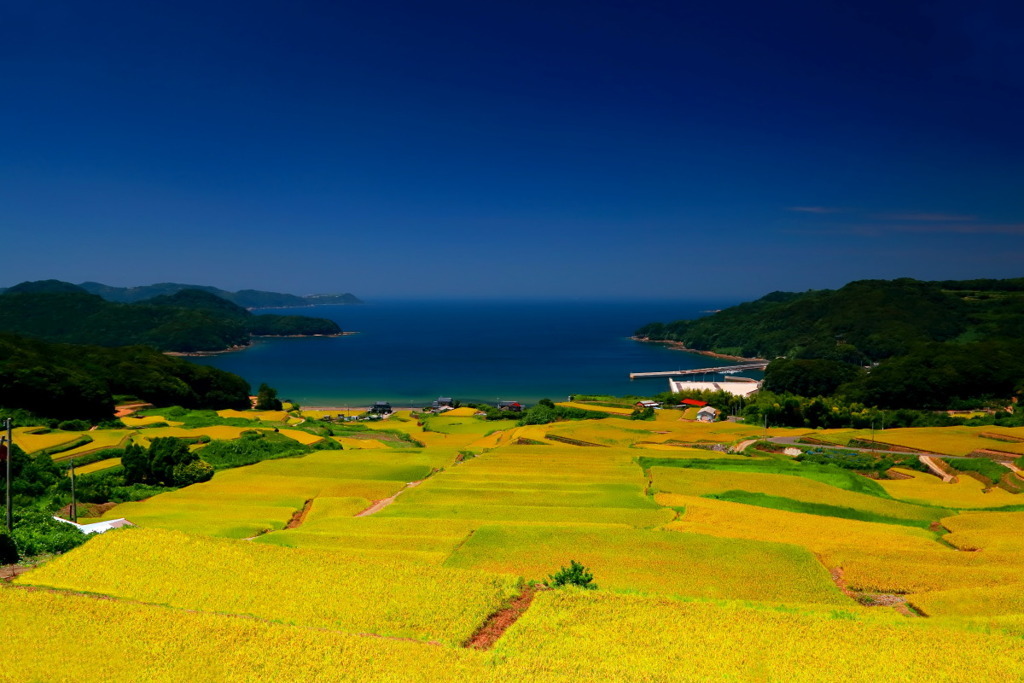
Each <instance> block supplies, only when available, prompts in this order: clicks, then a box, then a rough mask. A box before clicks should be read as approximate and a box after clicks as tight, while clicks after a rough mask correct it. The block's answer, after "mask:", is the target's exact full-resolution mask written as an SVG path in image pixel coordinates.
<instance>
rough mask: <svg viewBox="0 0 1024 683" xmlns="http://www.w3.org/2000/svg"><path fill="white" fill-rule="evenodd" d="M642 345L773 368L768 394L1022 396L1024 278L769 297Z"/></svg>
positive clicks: (884, 403) (680, 325)
mask: <svg viewBox="0 0 1024 683" xmlns="http://www.w3.org/2000/svg"><path fill="white" fill-rule="evenodd" d="M634 334H635V336H636V337H637V338H641V339H648V340H666V341H676V342H680V343H682V344H683V345H684V346H685V347H686V348H688V349H693V350H698V351H713V352H717V353H724V354H732V355H738V356H747V357H761V358H769V359H773V360H772V362H771V363H770V364H769V366H768V369H767V370H766V372H765V385H764V388H765V390H767V391H772V392H776V393H793V394H797V395H802V396H831V395H840V396H842V397H844V398H846V399H848V400H850V401H856V402H859V403H863V404H865V405H875V406H878V407H882V408H924V409H939V408H947V407H951V406H952V405H954V404H965V403H968V404H969V403H972V402H975V403H976V402H977V401H982V400H985V399H986V398H1002V399H1009V398H1010V397H1012V396H1015V395H1019V394H1020V393H1021V392H1022V391H1024V278H1016V279H1010V280H967V281H941V282H923V281H918V280H912V279H906V278H904V279H899V280H861V281H857V282H851V283H850V284H848V285H846V286H844V287H842V288H840V289H838V290H818V291H808V292H804V293H792V292H772V293H771V294H768V295H766V296H764V297H762V298H760V299H758V300H756V301H753V302H749V303H744V304H740V305H738V306H733V307H731V308H727V309H724V310H722V311H720V312H718V313H715V314H713V315H710V316H707V317H704V318H699V319H697V320H680V321H676V322H670V323H662V322H654V323H650V324H648V325H645V326H643V327H641V328H640V329H638V330H636V332H635V333H634Z"/></svg>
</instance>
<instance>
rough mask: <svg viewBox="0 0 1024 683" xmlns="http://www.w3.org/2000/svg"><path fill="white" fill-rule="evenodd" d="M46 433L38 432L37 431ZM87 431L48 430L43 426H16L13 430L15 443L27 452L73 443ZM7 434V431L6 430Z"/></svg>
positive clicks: (12, 434)
mask: <svg viewBox="0 0 1024 683" xmlns="http://www.w3.org/2000/svg"><path fill="white" fill-rule="evenodd" d="M40 431H42V432H45V433H42V434H40V433H37V432H40ZM85 433H86V432H64V431H46V430H45V429H43V428H42V427H16V428H15V429H13V430H11V436H12V437H13V439H14V443H15V444H16V445H17V446H18V447H19V448H21V449H22V450H23V451H25V452H26V453H35V452H36V451H41V450H44V449H46V448H53V447H55V446H61V445H63V444H69V443H73V442H74V441H75V440H76V439H80V438H81V437H82V434H85ZM5 435H6V432H5Z"/></svg>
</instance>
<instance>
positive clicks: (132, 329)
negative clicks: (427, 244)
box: [0, 280, 341, 353]
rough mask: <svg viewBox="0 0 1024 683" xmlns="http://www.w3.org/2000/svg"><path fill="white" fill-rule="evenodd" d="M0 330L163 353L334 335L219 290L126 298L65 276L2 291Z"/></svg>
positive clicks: (323, 323) (313, 321) (320, 324)
mask: <svg viewBox="0 0 1024 683" xmlns="http://www.w3.org/2000/svg"><path fill="white" fill-rule="evenodd" d="M0 331H4V332H12V333H15V334H21V335H25V336H31V337H38V338H40V339H44V340H47V341H51V342H63V343H70V344H95V345H99V346H130V345H136V344H144V345H147V346H152V347H153V348H156V349H159V350H161V351H177V352H186V353H187V352H197V351H220V350H223V349H227V348H231V347H235V346H244V345H246V344H248V343H249V341H250V338H251V336H252V335H313V334H316V335H334V334H340V333H341V328H340V327H338V325H337V324H336V323H335V322H333V321H331V320H325V319H322V318H309V317H305V316H278V315H269V314H267V315H253V314H252V313H250V312H249V311H247V310H246V309H244V308H242V307H241V306H238V305H236V304H233V303H231V302H230V301H227V300H225V299H223V298H221V297H219V296H217V295H215V294H212V293H209V292H205V291H200V290H181V291H178V292H175V293H174V294H169V295H161V296H157V297H155V298H153V299H149V300H147V301H143V302H139V303H134V304H125V303H113V302H109V301H106V300H104V299H103V298H101V297H100V296H97V295H95V294H89V293H88V292H86V291H84V290H82V289H81V288H79V287H77V286H75V285H71V284H69V283H63V282H59V281H52V280H51V281H44V282H34V283H22V284H20V285H17V286H15V287H12V288H10V289H9V290H7V291H6V292H5V293H4V294H2V295H0Z"/></svg>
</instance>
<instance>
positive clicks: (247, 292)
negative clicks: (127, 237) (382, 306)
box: [0, 282, 363, 308]
mask: <svg viewBox="0 0 1024 683" xmlns="http://www.w3.org/2000/svg"><path fill="white" fill-rule="evenodd" d="M78 287H81V288H82V289H84V290H85V291H87V292H89V293H90V294H96V295H98V296H101V297H103V298H104V299H106V300H107V301H114V302H117V303H124V304H130V303H136V302H139V301H144V300H146V299H152V298H153V297H156V296H169V295H171V294H177V293H178V292H180V291H181V290H183V289H198V290H200V291H203V292H209V293H210V294H216V295H217V296H219V297H220V298H222V299H227V300H228V301H230V302H231V303H233V304H238V305H239V306H241V307H242V308H286V307H288V308H290V307H299V306H322V305H327V304H361V303H363V302H362V300H360V299H359V298H358V297H356V296H355V295H354V294H348V293H345V294H312V295H309V296H298V295H296V294H282V293H280V292H264V291H260V290H257V289H242V290H239V291H237V292H229V291H227V290H223V289H219V288H217V287H211V286H209V285H184V284H181V283H177V282H160V283H157V284H153V285H142V286H139V287H113V286H111V285H104V284H101V283H99V282H83V283H82V284H80V285H78ZM2 292H3V290H0V293H2Z"/></svg>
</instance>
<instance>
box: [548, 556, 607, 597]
mask: <svg viewBox="0 0 1024 683" xmlns="http://www.w3.org/2000/svg"><path fill="white" fill-rule="evenodd" d="M545 584H546V585H548V586H551V587H552V588H558V587H560V586H567V585H572V586H579V587H580V588H586V589H587V590H596V589H597V584H596V583H594V575H593V573H591V571H590V570H589V569H587V568H586V567H584V566H583V565H582V564H580V563H579V562H577V561H576V560H569V566H568V567H562V568H561V569H559V570H558V571H557V572H555V573H554V574H552V575H551V576H549V577H548V580H547V581H545Z"/></svg>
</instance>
